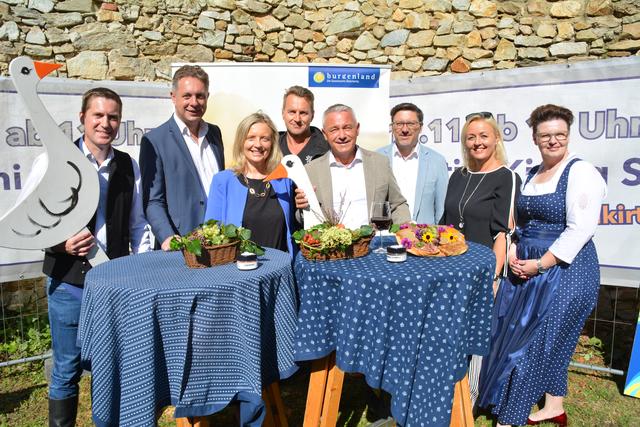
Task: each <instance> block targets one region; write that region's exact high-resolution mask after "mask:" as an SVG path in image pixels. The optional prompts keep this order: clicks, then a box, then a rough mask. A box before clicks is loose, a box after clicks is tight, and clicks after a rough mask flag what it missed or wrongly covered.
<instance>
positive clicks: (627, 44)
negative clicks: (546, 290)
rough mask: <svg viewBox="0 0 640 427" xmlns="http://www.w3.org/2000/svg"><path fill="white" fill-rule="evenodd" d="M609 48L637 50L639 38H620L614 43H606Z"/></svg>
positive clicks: (639, 42)
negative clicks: (620, 39)
mask: <svg viewBox="0 0 640 427" xmlns="http://www.w3.org/2000/svg"><path fill="white" fill-rule="evenodd" d="M606 48H607V49H609V50H633V51H635V50H638V49H640V40H622V41H619V42H616V43H611V44H608V45H606Z"/></svg>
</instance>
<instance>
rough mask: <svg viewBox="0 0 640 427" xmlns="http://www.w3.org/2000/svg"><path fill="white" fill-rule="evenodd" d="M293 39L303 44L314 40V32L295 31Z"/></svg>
mask: <svg viewBox="0 0 640 427" xmlns="http://www.w3.org/2000/svg"><path fill="white" fill-rule="evenodd" d="M293 39H294V40H298V41H301V42H305V43H306V42H308V41H309V40H313V31H311V30H298V29H296V30H293Z"/></svg>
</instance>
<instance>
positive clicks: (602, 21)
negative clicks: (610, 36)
mask: <svg viewBox="0 0 640 427" xmlns="http://www.w3.org/2000/svg"><path fill="white" fill-rule="evenodd" d="M587 22H589V23H591V24H595V25H596V26H598V27H607V28H618V27H620V25H621V21H620V19H618V18H616V17H615V16H611V15H609V16H596V17H595V18H589V19H588V20H587Z"/></svg>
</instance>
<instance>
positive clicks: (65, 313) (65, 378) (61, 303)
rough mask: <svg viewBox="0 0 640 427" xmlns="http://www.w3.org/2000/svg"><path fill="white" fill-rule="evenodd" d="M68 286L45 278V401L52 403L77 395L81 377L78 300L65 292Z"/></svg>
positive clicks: (79, 303)
mask: <svg viewBox="0 0 640 427" xmlns="http://www.w3.org/2000/svg"><path fill="white" fill-rule="evenodd" d="M68 286H72V285H70V284H67V283H65V282H61V281H59V280H55V279H52V278H50V277H49V278H47V297H48V301H49V326H50V328H51V347H52V350H53V369H52V371H51V382H50V383H49V398H50V399H54V400H62V399H67V398H69V397H73V396H77V395H78V390H79V387H78V383H79V382H80V376H81V375H82V367H81V365H80V347H78V344H77V340H78V321H79V320H80V305H81V301H80V300H79V299H78V298H77V297H75V296H73V295H71V294H70V293H69V292H68V291H67V290H66V289H65V288H66V287H68Z"/></svg>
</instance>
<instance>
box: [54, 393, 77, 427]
mask: <svg viewBox="0 0 640 427" xmlns="http://www.w3.org/2000/svg"><path fill="white" fill-rule="evenodd" d="M77 413H78V396H73V397H69V398H66V399H61V400H57V399H49V427H75V425H76V414H77Z"/></svg>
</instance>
